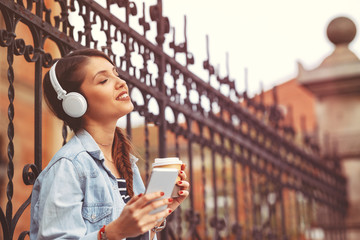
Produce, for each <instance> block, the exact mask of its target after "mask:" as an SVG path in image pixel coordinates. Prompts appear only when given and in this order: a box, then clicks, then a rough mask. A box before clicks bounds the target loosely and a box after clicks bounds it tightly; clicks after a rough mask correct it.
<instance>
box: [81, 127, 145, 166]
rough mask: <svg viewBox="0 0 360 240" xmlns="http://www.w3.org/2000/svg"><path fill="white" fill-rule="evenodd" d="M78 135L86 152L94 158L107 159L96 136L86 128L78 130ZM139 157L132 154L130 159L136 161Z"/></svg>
mask: <svg viewBox="0 0 360 240" xmlns="http://www.w3.org/2000/svg"><path fill="white" fill-rule="evenodd" d="M75 135H76V137H77V138H78V139H79V140H80V142H81V144H82V145H83V147H84V149H85V151H86V152H88V153H89V154H90V155H91V156H92V157H93V158H95V159H98V160H105V158H104V154H103V152H102V151H101V149H100V147H99V145H98V144H97V143H96V142H95V140H94V138H93V137H92V136H91V135H90V133H89V132H88V131H86V130H85V129H81V130H79V131H78V132H76V134H75ZM138 160H139V159H138V158H137V157H135V156H134V155H132V154H130V161H131V162H132V163H136V162H137V161H138Z"/></svg>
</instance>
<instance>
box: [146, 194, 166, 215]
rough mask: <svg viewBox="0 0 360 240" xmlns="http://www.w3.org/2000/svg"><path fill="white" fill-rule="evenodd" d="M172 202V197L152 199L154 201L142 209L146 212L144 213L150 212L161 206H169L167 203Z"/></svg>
mask: <svg viewBox="0 0 360 240" xmlns="http://www.w3.org/2000/svg"><path fill="white" fill-rule="evenodd" d="M172 202H173V199H172V198H164V199H160V200H155V201H152V202H150V203H148V204H147V205H146V206H145V207H144V208H143V209H142V214H144V215H145V214H149V213H150V212H151V211H153V210H155V209H157V208H159V207H164V206H167V205H169V204H171V203H172Z"/></svg>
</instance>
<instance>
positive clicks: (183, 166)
mask: <svg viewBox="0 0 360 240" xmlns="http://www.w3.org/2000/svg"><path fill="white" fill-rule="evenodd" d="M185 168H186V164H185V163H183V164H181V170H183V171H184V170H185Z"/></svg>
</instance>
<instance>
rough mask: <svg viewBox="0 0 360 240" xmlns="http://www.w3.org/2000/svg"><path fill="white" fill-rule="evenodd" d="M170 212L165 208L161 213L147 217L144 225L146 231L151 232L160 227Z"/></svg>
mask: <svg viewBox="0 0 360 240" xmlns="http://www.w3.org/2000/svg"><path fill="white" fill-rule="evenodd" d="M171 212H172V210H171V209H170V208H166V209H164V210H163V211H161V212H158V213H156V214H153V215H148V216H149V217H147V219H148V221H146V223H144V228H147V229H148V230H151V229H152V228H154V227H155V226H159V225H161V223H162V221H163V220H164V219H165V218H166V217H167V216H169V215H170V214H171Z"/></svg>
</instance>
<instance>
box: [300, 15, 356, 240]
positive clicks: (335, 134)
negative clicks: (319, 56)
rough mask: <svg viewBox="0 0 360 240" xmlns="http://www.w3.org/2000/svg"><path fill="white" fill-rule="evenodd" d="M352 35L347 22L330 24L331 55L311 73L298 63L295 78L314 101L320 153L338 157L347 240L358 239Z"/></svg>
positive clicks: (339, 20)
mask: <svg viewBox="0 0 360 240" xmlns="http://www.w3.org/2000/svg"><path fill="white" fill-rule="evenodd" d="M355 35H356V26H355V24H354V23H353V22H352V21H351V20H350V19H348V18H345V17H338V18H335V19H334V20H332V21H331V22H330V24H329V26H328V28H327V36H328V38H329V40H330V41H331V42H332V43H333V44H334V46H335V48H334V51H333V52H332V54H331V55H330V56H328V57H326V58H325V59H324V61H323V62H322V63H321V64H320V66H319V67H317V68H315V69H313V70H309V71H308V70H305V69H304V68H303V67H302V65H301V64H300V63H299V73H298V77H297V80H298V82H299V83H300V84H301V85H302V86H304V87H305V88H307V89H308V90H309V91H310V92H312V93H313V94H314V96H315V98H316V107H315V113H316V118H317V124H318V130H319V133H318V134H319V137H320V147H321V153H322V154H323V156H331V155H333V154H336V155H337V156H338V157H339V159H340V164H339V166H341V171H342V173H343V174H344V175H345V177H346V178H347V181H348V182H347V191H348V201H349V208H348V212H347V217H346V223H345V225H346V228H347V240H358V239H360V60H359V58H358V57H357V56H356V55H355V54H354V53H353V52H352V51H351V50H350V49H349V48H348V45H349V43H350V42H351V41H352V40H353V39H354V37H355Z"/></svg>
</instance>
